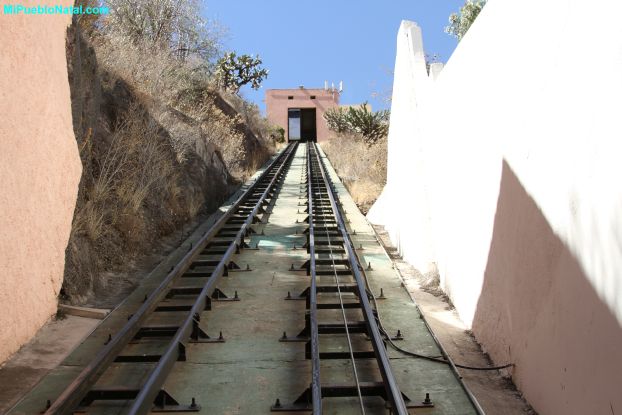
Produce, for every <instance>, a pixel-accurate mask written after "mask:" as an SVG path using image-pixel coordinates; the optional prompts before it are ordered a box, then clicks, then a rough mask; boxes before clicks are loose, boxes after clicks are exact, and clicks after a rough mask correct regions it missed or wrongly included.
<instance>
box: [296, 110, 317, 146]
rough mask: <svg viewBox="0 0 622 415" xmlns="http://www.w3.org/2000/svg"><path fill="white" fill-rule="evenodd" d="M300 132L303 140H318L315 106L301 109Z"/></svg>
mask: <svg viewBox="0 0 622 415" xmlns="http://www.w3.org/2000/svg"><path fill="white" fill-rule="evenodd" d="M300 133H301V134H300V138H301V139H302V141H317V128H316V125H315V108H303V109H301V110H300Z"/></svg>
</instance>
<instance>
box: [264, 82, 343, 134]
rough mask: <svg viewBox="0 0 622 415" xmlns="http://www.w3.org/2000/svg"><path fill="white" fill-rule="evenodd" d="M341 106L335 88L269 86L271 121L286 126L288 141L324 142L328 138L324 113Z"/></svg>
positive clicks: (267, 110)
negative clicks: (278, 87) (276, 87)
mask: <svg viewBox="0 0 622 415" xmlns="http://www.w3.org/2000/svg"><path fill="white" fill-rule="evenodd" d="M338 106H339V92H338V91H337V90H335V89H333V88H328V89H323V88H316V89H307V88H304V87H302V86H301V87H299V88H295V89H268V90H266V112H267V115H268V120H269V121H270V122H271V123H272V124H275V125H278V126H280V127H283V128H284V129H285V137H286V139H287V141H292V140H303V141H307V140H308V141H324V140H326V139H328V137H329V131H328V127H327V126H326V121H324V113H325V112H326V110H328V109H329V108H335V107H338Z"/></svg>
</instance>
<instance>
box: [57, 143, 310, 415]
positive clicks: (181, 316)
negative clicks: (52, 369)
mask: <svg viewBox="0 0 622 415" xmlns="http://www.w3.org/2000/svg"><path fill="white" fill-rule="evenodd" d="M297 146H298V144H297V143H292V144H289V145H288V147H287V148H286V149H285V150H284V151H283V152H282V153H281V154H280V155H279V156H278V157H276V158H275V159H274V160H273V161H272V163H271V164H270V165H269V166H268V167H267V168H266V169H265V171H264V172H263V174H262V175H261V176H260V177H259V178H258V179H257V180H256V181H255V183H253V184H252V185H251V186H250V187H249V188H248V189H247V190H246V191H245V192H244V193H243V194H242V195H241V196H240V198H239V199H238V200H237V201H236V202H235V203H234V205H233V206H232V207H231V208H230V209H229V210H228V212H226V213H225V214H224V215H223V216H222V217H221V218H220V219H219V220H218V221H217V222H216V223H215V224H214V226H212V227H211V228H210V230H209V231H208V232H207V233H206V234H205V235H204V236H203V238H202V239H201V240H200V242H199V243H198V244H197V245H196V246H194V247H193V248H192V249H191V250H190V252H188V254H187V255H186V256H185V257H184V258H183V259H182V260H181V261H180V262H179V263H178V264H177V265H176V266H175V267H173V269H171V271H170V272H169V274H168V275H167V276H166V278H165V279H164V280H163V281H162V282H161V283H160V285H159V286H158V287H157V288H156V289H155V290H154V291H153V292H152V293H151V295H149V296H148V297H146V298H145V300H144V303H143V304H142V306H141V307H140V308H139V309H138V311H137V312H136V313H134V314H133V315H132V316H130V317H129V319H128V322H127V324H126V325H125V326H124V327H123V328H122V329H121V330H120V331H119V332H118V333H117V334H116V335H114V336H110V338H109V339H108V342H107V344H106V345H105V347H104V348H103V349H102V350H101V352H99V354H97V356H95V358H94V359H93V361H92V362H91V363H90V364H88V365H87V366H86V367H85V368H84V369H83V370H82V372H81V373H80V374H79V375H78V377H77V378H76V379H75V380H74V381H73V382H72V383H71V384H70V385H69V386H68V387H67V388H66V389H65V391H64V392H63V393H62V394H61V395H60V396H59V397H58V398H57V399H56V400H55V401H54V402H53V403H52V402H50V404H49V407H48V408H47V409H46V411H45V414H47V415H52V414H71V413H73V412H74V411H77V410H81V411H84V410H85V409H86V407H88V406H89V405H90V404H92V403H93V402H94V401H97V400H110V401H130V402H131V404H130V407H129V409H127V411H126V412H127V413H128V414H144V413H147V412H150V411H151V412H181V411H189V412H195V411H199V410H200V405H199V404H197V403H196V402H195V401H193V402H190V403H188V404H186V405H181V404H180V403H179V402H177V401H176V400H175V399H174V397H172V396H171V395H170V394H168V393H167V392H166V391H165V390H164V389H162V386H163V385H164V381H165V380H166V377H167V376H168V374H169V373H170V371H171V368H172V366H173V365H174V364H175V362H176V361H184V360H186V343H187V342H202V343H212V342H222V341H224V338H223V336H222V333H221V334H220V336H218V338H211V337H210V336H208V335H207V333H206V332H205V331H204V330H203V329H202V327H201V313H202V312H203V311H204V310H210V308H211V303H212V301H220V300H235V299H236V298H235V297H233V298H230V297H227V296H226V295H224V293H223V292H221V291H220V290H219V289H218V281H219V279H220V277H222V276H223V275H227V273H228V270H229V269H230V268H233V267H236V264H235V263H233V262H232V261H230V259H231V257H232V255H233V254H235V253H236V252H239V250H240V249H243V248H245V247H248V246H247V244H246V243H245V237H247V236H249V235H250V233H251V232H252V228H251V224H252V223H254V222H256V221H257V215H258V214H259V213H261V212H263V210H264V208H265V207H266V206H267V204H268V203H269V201H270V198H271V197H272V196H273V194H274V191H275V189H276V186H277V184H278V182H279V181H280V180H281V179H282V178H283V176H284V174H285V173H286V171H287V165H288V163H290V162H291V160H292V157H293V155H294V154H295V152H296V148H297ZM156 313H157V314H160V315H162V314H167V315H168V317H170V321H172V322H175V324H168V325H151V324H149V318H150V317H151V316H152V315H154V314H156ZM159 319H160V320H162V318H161V317H160V318H159ZM141 346H142V347H141ZM128 349H130V350H128ZM141 349H142V350H141ZM154 350H157V352H153V351H154ZM113 362H121V363H123V366H125V368H126V369H127V371H128V372H130V371H140V370H144V364H145V363H153V365H151V367H148V369H147V372H148V373H147V375H146V376H145V378H144V379H145V380H144V381H142V382H141V384H139V385H137V386H136V387H135V388H128V387H127V386H125V385H124V386H118V387H115V386H107V387H106V388H98V387H95V384H96V382H97V380H98V379H99V378H100V377H101V375H102V374H103V373H104V372H105V371H106V370H107V369H108V368H109V367H110V365H111V364H112V363H113ZM131 366H139V367H140V368H136V367H131ZM118 377H119V378H121V379H122V378H124V377H123V376H122V375H121V376H118Z"/></svg>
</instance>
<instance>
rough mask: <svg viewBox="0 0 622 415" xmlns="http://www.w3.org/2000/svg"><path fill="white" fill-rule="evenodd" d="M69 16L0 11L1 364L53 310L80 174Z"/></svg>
mask: <svg viewBox="0 0 622 415" xmlns="http://www.w3.org/2000/svg"><path fill="white" fill-rule="evenodd" d="M44 3H45V2H44ZM47 3H49V2H47ZM57 3H60V4H65V5H70V4H72V3H73V2H72V1H68V0H65V1H60V2H55V3H54V4H57ZM22 4H24V5H29V4H35V5H36V4H38V2H22ZM42 4H43V3H42ZM50 4H51V3H50ZM70 21H71V17H70V16H45V15H34V16H33V15H30V16H27V15H21V16H9V15H0V41H1V42H0V74H2V76H0V114H2V116H1V118H2V122H1V123H0V230H1V231H0V362H2V361H4V360H5V359H6V358H7V357H8V356H9V355H10V354H11V353H13V352H15V351H16V350H17V349H18V348H19V347H20V346H21V345H22V344H24V343H25V342H27V341H28V340H29V339H30V338H31V337H32V336H33V335H34V334H35V332H36V331H37V330H38V329H39V328H40V327H41V326H42V325H43V323H45V322H46V321H47V320H48V319H49V318H50V317H51V316H52V315H53V314H54V313H55V312H56V304H57V295H58V292H59V290H60V287H61V283H62V278H63V267H64V263H65V248H66V246H67V240H68V238H69V232H70V230H71V220H72V218H73V210H74V206H75V202H76V194H77V191H78V182H79V180H80V173H81V164H80V158H79V154H78V149H77V147H76V140H75V138H74V134H73V127H72V123H71V102H70V96H69V83H68V80H67V62H66V59H65V32H66V29H67V25H68V24H69V23H70Z"/></svg>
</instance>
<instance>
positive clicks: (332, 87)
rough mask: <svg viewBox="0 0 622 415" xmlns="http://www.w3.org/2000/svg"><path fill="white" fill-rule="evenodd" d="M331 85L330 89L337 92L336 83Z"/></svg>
mask: <svg viewBox="0 0 622 415" xmlns="http://www.w3.org/2000/svg"><path fill="white" fill-rule="evenodd" d="M330 85H331V87H330V89H332V90H333V92H335V83H334V82H331V83H330Z"/></svg>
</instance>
